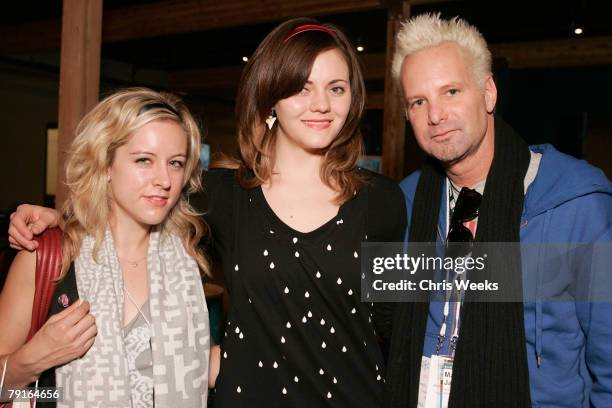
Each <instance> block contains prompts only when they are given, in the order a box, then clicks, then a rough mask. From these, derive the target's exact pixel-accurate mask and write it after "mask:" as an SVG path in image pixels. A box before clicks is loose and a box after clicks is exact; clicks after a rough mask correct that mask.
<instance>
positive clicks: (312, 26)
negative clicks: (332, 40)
mask: <svg viewBox="0 0 612 408" xmlns="http://www.w3.org/2000/svg"><path fill="white" fill-rule="evenodd" d="M304 31H323V32H324V33H327V34H329V35H331V36H332V37H335V36H336V33H335V32H334V30H332V29H331V28H328V27H325V26H323V25H319V24H305V25H301V26H299V27H296V28H295V29H294V30H293V31H292V32H291V34H289V37H287V38H285V41H283V42H284V43H286V42H287V41H289V40H290V39H291V38H292V37H295V36H296V35H298V34H299V33H303V32H304Z"/></svg>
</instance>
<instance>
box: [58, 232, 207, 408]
mask: <svg viewBox="0 0 612 408" xmlns="http://www.w3.org/2000/svg"><path fill="white" fill-rule="evenodd" d="M93 244H94V239H93V238H92V237H90V236H87V237H85V239H84V240H83V244H82V245H81V250H80V254H79V256H78V257H77V259H76V260H75V262H74V264H75V271H76V281H77V287H78V291H79V297H80V298H81V299H83V300H87V301H89V302H90V303H91V313H92V314H93V316H94V317H95V318H96V324H97V326H98V335H97V337H96V340H95V342H94V345H93V346H92V347H91V349H90V350H89V351H88V352H87V354H86V355H85V356H83V358H81V359H77V360H74V361H72V362H70V363H68V364H66V365H64V366H62V367H58V368H57V369H56V370H55V373H56V382H57V386H58V387H63V388H64V399H63V402H60V403H58V407H87V408H89V407H104V408H106V407H118V408H123V407H125V408H129V407H131V405H132V404H131V394H130V381H129V373H128V365H127V353H126V348H125V343H124V332H123V302H124V298H123V276H122V273H121V269H120V266H119V259H118V258H117V252H116V251H115V245H114V242H113V237H112V234H111V232H110V230H107V231H106V235H105V237H104V242H103V244H102V247H101V249H100V252H99V254H98V261H99V262H96V261H95V260H94V259H93V255H92V250H93ZM147 267H148V273H149V305H150V312H151V325H152V329H153V330H152V331H153V336H152V354H153V379H154V400H155V406H157V407H172V408H176V407H206V399H207V393H208V356H209V346H210V334H209V321H208V309H207V307H206V300H205V298H204V290H203V287H202V281H201V278H200V274H199V271H198V267H197V264H196V262H195V261H194V260H193V259H192V258H191V257H190V256H189V255H188V254H187V253H186V252H185V249H184V247H183V245H182V243H181V241H180V239H179V238H178V237H176V236H173V235H168V234H160V233H159V232H152V233H151V236H150V239H149V250H148V258H147Z"/></svg>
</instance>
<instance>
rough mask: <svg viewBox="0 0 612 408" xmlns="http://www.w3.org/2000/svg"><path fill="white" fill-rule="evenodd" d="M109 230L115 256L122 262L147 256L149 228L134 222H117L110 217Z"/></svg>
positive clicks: (114, 218)
mask: <svg viewBox="0 0 612 408" xmlns="http://www.w3.org/2000/svg"><path fill="white" fill-rule="evenodd" d="M110 229H111V232H112V234H113V240H114V242H115V249H116V251H117V256H118V257H119V258H121V259H124V260H129V261H135V260H138V259H142V258H144V257H146V256H147V251H148V247H149V236H150V234H151V228H150V227H149V226H144V225H141V224H139V223H137V222H136V221H134V220H123V222H122V221H119V220H117V217H114V216H112V215H111V218H110Z"/></svg>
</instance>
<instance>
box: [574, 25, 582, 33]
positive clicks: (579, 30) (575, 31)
mask: <svg viewBox="0 0 612 408" xmlns="http://www.w3.org/2000/svg"><path fill="white" fill-rule="evenodd" d="M582 33H583V31H582V28H581V27H576V28H574V34H576V35H580V34H582Z"/></svg>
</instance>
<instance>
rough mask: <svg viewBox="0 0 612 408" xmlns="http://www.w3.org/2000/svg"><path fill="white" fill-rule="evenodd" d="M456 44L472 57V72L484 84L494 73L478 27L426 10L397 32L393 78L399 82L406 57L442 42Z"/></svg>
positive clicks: (456, 18) (409, 20)
mask: <svg viewBox="0 0 612 408" xmlns="http://www.w3.org/2000/svg"><path fill="white" fill-rule="evenodd" d="M447 42H453V43H455V44H457V45H458V46H459V47H461V49H462V50H463V51H465V52H466V53H467V55H468V56H469V57H470V58H471V60H472V73H473V75H474V79H475V80H476V82H477V83H478V85H479V86H481V87H484V81H485V78H486V77H487V75H490V74H491V51H489V48H488V47H487V42H486V41H485V39H484V37H483V36H482V34H481V33H480V31H478V29H477V28H476V27H474V26H472V25H470V24H469V23H467V22H466V21H465V20H463V19H461V18H459V17H454V18H452V19H450V20H445V19H443V18H441V15H440V13H435V14H434V13H425V14H420V15H417V16H414V17H412V18H410V19H408V20H406V21H404V22H403V23H402V28H401V29H400V31H399V32H398V33H397V41H396V43H397V45H396V49H395V53H394V55H393V63H392V72H393V77H394V78H395V79H396V80H398V81H399V79H400V74H401V70H402V65H403V63H404V59H405V58H406V57H407V56H408V55H411V54H414V53H415V52H417V51H419V50H422V49H424V48H429V47H435V46H438V45H440V44H443V43H447Z"/></svg>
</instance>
